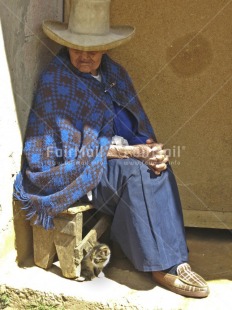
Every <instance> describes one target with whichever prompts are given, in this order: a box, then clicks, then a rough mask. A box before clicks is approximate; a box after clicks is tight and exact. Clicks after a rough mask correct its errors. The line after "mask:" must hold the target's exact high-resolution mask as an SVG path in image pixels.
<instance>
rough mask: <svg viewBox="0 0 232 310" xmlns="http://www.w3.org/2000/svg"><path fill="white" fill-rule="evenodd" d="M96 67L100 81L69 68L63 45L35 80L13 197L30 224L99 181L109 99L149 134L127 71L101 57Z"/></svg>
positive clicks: (108, 131)
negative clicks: (35, 87) (135, 119)
mask: <svg viewBox="0 0 232 310" xmlns="http://www.w3.org/2000/svg"><path fill="white" fill-rule="evenodd" d="M100 71H101V76H102V82H101V83H100V82H99V81H97V80H96V79H95V78H93V77H92V76H91V75H90V74H86V73H81V72H79V71H78V70H77V69H76V68H75V67H74V66H72V65H71V63H70V60H69V55H68V51H67V49H66V48H63V49H62V50H61V51H60V52H59V53H58V55H57V56H56V57H54V59H53V60H52V61H51V63H50V64H49V66H48V68H47V69H46V71H45V72H44V73H43V74H42V76H41V78H40V81H39V83H38V89H37V92H36V95H35V100H34V103H33V105H32V109H31V111H30V115H29V119H28V124H27V130H26V135H25V144H24V149H23V159H24V160H23V162H24V164H23V167H22V170H21V172H20V173H19V174H18V175H17V177H16V181H15V184H14V196H15V198H16V199H18V200H20V201H22V203H23V209H25V210H26V211H27V219H31V218H32V217H33V216H35V215H36V221H35V224H37V225H42V226H43V227H44V228H45V229H50V228H53V218H54V216H55V215H56V214H58V213H60V212H61V211H63V210H65V209H67V208H68V207H70V206H71V205H72V204H74V203H75V202H77V201H78V200H79V199H80V198H81V197H83V196H84V195H85V194H86V193H87V192H88V191H90V190H92V189H93V188H94V187H96V186H97V184H98V183H99V181H100V179H101V176H102V173H103V168H104V166H105V165H106V164H107V151H108V149H109V146H110V142H111V138H112V135H113V117H114V113H113V101H115V102H117V103H118V104H120V105H121V106H125V107H126V108H127V109H129V110H130V111H131V112H132V113H133V114H134V115H135V116H136V117H137V119H138V121H139V131H140V132H142V133H144V134H146V135H147V136H150V137H154V133H153V130H152V127H151V125H150V123H149V121H148V118H147V116H146V114H145V113H144V110H143V108H142V107H141V104H140V102H139V100H138V97H137V95H136V93H135V90H134V88H133V85H132V83H131V80H130V78H129V76H128V74H127V72H126V71H125V70H124V69H123V68H122V67H121V66H120V65H119V64H117V63H115V62H114V61H113V60H111V59H110V58H109V57H108V56H107V55H104V56H103V58H102V63H101V67H100Z"/></svg>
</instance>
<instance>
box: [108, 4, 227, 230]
mask: <svg viewBox="0 0 232 310" xmlns="http://www.w3.org/2000/svg"><path fill="white" fill-rule="evenodd" d="M111 12H112V14H111V15H112V24H114V25H117V24H130V25H134V26H135V27H136V36H135V37H134V38H133V39H132V41H131V42H130V43H129V44H127V45H125V46H122V47H120V48H118V49H115V50H113V51H112V52H111V53H110V54H111V55H112V56H113V57H114V58H115V59H117V60H118V61H119V62H120V63H122V64H123V65H124V66H125V67H126V68H127V69H128V71H129V72H130V74H131V76H132V78H133V81H134V83H135V87H136V89H137V91H138V93H139V96H140V98H141V101H142V103H143V105H144V107H145V110H146V111H147V113H148V115H149V117H150V120H151V122H152V124H153V126H154V128H155V131H156V135H157V137H158V140H159V141H160V142H162V143H164V145H165V147H166V148H168V149H170V153H171V160H170V161H171V163H172V167H173V170H174V172H175V175H176V178H177V182H178V184H179V188H180V192H181V197H182V202H183V207H184V209H185V210H197V211H200V212H201V214H205V216H204V218H207V216H208V214H209V212H210V214H211V216H212V217H215V221H218V223H219V222H220V219H218V218H217V213H215V211H220V212H222V213H221V214H223V215H224V218H227V215H226V214H229V212H230V215H231V212H232V205H231V198H230V196H231V192H232V191H231V190H232V182H231V173H232V171H231V170H232V166H231V163H230V155H231V152H232V146H231V145H232V144H231V140H232V133H231V112H232V110H231V106H232V105H231V100H232V53H231V51H232V36H231V33H232V23H231V16H232V3H230V2H228V1H224V0H203V1H202V0H194V1H186V0H177V1H160V0H145V1H140V0H127V1H121V0H113V1H112V6H111ZM204 211H209V212H207V213H204ZM196 224H197V223H196ZM205 225H207V224H205ZM223 225H224V224H222V227H223V228H226V225H224V226H223Z"/></svg>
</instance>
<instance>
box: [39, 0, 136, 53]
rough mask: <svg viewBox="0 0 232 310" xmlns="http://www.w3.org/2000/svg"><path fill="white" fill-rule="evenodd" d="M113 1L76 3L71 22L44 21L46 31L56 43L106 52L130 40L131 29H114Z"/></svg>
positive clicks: (74, 3) (79, 0) (73, 2)
mask: <svg viewBox="0 0 232 310" xmlns="http://www.w3.org/2000/svg"><path fill="white" fill-rule="evenodd" d="M110 1H111V0H72V4H71V11H70V17H69V23H68V24H67V23H62V22H57V21H50V20H49V21H44V22H43V31H44V32H45V33H46V35H47V36H48V37H49V38H50V39H52V40H53V41H55V42H57V43H59V44H61V45H64V46H67V47H70V48H74V49H78V50H83V51H103V50H108V49H112V48H114V47H116V46H119V45H121V44H124V43H126V42H127V41H129V40H130V39H131V38H132V36H133V34H134V32H135V29H134V27H131V26H114V27H110Z"/></svg>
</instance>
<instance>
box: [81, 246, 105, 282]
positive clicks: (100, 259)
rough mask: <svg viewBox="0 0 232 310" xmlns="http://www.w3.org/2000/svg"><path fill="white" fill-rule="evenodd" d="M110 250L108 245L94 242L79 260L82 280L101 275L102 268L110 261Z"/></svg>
mask: <svg viewBox="0 0 232 310" xmlns="http://www.w3.org/2000/svg"><path fill="white" fill-rule="evenodd" d="M110 255H111V251H110V248H109V247H108V245H106V244H103V243H98V244H96V245H95V246H94V247H93V248H92V249H91V250H90V251H89V252H88V253H87V254H86V256H85V257H84V258H83V260H82V262H81V277H82V280H83V281H84V280H86V281H90V280H92V279H94V278H95V277H98V276H100V274H101V273H102V275H103V276H104V274H103V272H102V270H103V268H104V267H105V266H106V265H107V264H108V263H109V261H110Z"/></svg>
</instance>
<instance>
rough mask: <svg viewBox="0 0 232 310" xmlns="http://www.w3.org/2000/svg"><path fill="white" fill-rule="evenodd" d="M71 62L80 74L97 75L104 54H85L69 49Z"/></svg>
mask: <svg viewBox="0 0 232 310" xmlns="http://www.w3.org/2000/svg"><path fill="white" fill-rule="evenodd" d="M68 50H69V56H70V61H71V63H72V65H73V66H74V67H76V68H77V69H78V70H79V71H80V72H83V73H91V74H92V75H97V69H98V68H99V66H100V64H101V60H102V55H103V54H104V52H84V51H79V50H76V49H73V48H69V49H68Z"/></svg>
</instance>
